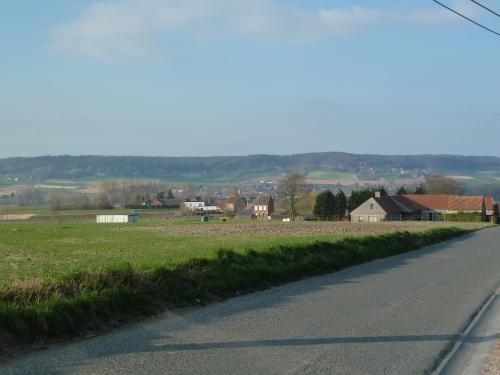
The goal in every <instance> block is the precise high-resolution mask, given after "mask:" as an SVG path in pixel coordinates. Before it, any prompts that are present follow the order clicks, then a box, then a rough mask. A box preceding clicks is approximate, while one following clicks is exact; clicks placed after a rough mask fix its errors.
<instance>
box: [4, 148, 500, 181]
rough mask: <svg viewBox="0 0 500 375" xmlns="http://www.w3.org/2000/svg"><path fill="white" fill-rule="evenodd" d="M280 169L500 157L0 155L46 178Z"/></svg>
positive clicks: (491, 168)
mask: <svg viewBox="0 0 500 375" xmlns="http://www.w3.org/2000/svg"><path fill="white" fill-rule="evenodd" d="M286 172H302V173H305V174H306V175H311V176H321V177H323V178H328V176H338V175H339V174H341V175H342V174H345V175H355V176H357V177H358V178H360V179H363V180H370V179H377V178H387V177H392V178H394V177H405V176H406V177H415V176H419V175H424V174H427V173H444V174H449V175H460V176H478V175H479V176H490V177H492V178H495V177H499V176H500V158H499V157H492V156H459V155H357V154H350V153H344V152H321V153H307V154H295V155H249V156H217V157H143V156H68V155H63V156H40V157H25V158H23V157H16V158H6V159H0V176H2V177H3V178H5V177H7V176H11V177H13V176H15V177H16V178H19V179H26V178H29V179H31V180H33V181H44V180H49V179H69V180H82V179H106V178H155V179H163V180H170V181H186V182H220V183H224V182H225V183H232V182H238V181H244V180H250V179H258V178H263V177H267V176H277V175H280V174H282V173H286Z"/></svg>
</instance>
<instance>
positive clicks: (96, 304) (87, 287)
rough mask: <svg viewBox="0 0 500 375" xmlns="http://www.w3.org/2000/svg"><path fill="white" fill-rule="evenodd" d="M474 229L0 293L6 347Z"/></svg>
mask: <svg viewBox="0 0 500 375" xmlns="http://www.w3.org/2000/svg"><path fill="white" fill-rule="evenodd" d="M465 233H468V231H466V230H463V229H457V228H442V229H433V230H429V231H426V232H420V233H409V232H396V233H390V234H385V235H381V236H367V237H354V238H353V237H351V238H343V239H336V240H332V241H331V242H314V243H311V244H307V245H297V246H276V247H272V248H269V249H268V250H265V251H259V252H257V251H253V250H249V251H247V252H245V253H237V252H234V251H231V250H224V249H222V250H220V251H219V252H218V254H217V257H216V258H213V259H204V258H200V259H193V260H190V261H188V262H186V263H183V264H180V265H177V266H164V267H155V268H154V269H149V270H141V269H137V268H135V267H133V266H132V265H130V264H123V265H122V266H120V267H117V268H113V269H108V270H106V271H103V272H100V273H87V272H78V273H72V274H68V275H66V276H63V277H60V278H57V279H54V280H50V281H43V282H37V281H33V282H25V283H21V284H17V285H15V286H12V287H10V288H6V289H4V290H0V348H3V349H4V351H5V350H6V349H8V348H10V347H12V346H14V345H20V344H30V343H33V342H36V341H40V340H46V339H52V338H69V337H74V336H78V335H82V334H85V333H88V332H90V331H97V330H100V329H105V328H107V327H109V326H115V325H118V324H122V323H125V322H129V321H133V320H137V319H140V318H142V317H145V316H150V315H152V314H155V313H158V312H160V311H162V310H165V309H169V308H176V307H186V306H193V305H200V304H206V303H209V302H212V301H217V300H222V299H226V298H230V297H232V296H235V295H239V294H244V293H250V292H252V291H256V290H262V289H266V288H269V287H271V286H274V285H279V284H284V283H287V282H291V281H296V280H299V279H301V278H304V277H307V276H313V275H320V274H325V273H328V272H333V271H337V270H341V269H343V268H346V267H349V266H353V265H357V264H361V263H365V262H369V261H372V260H375V259H380V258H385V257H389V256H393V255H398V254H402V253H405V252H409V251H413V250H417V249H420V248H423V247H426V246H429V245H433V244H436V243H439V242H442V241H445V240H449V239H451V238H454V237H458V236H460V235H463V234H465Z"/></svg>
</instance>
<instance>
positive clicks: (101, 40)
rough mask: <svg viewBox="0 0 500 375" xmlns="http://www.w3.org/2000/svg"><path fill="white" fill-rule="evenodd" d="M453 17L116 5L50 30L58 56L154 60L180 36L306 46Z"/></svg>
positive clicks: (209, 4)
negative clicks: (169, 39)
mask: <svg viewBox="0 0 500 375" xmlns="http://www.w3.org/2000/svg"><path fill="white" fill-rule="evenodd" d="M460 3H463V0H460ZM455 17H456V16H454V15H452V14H450V13H449V12H447V11H445V10H442V9H438V8H429V9H423V10H418V11H413V12H410V13H403V12H400V11H399V12H398V11H393V10H376V9H365V8H361V7H351V8H346V9H324V10H319V11H307V10H304V9H302V8H299V7H297V6H293V5H287V4H284V3H278V2H277V1H276V0H120V1H107V2H102V3H96V4H94V5H91V6H89V7H88V8H87V9H86V10H85V11H84V12H83V14H82V15H81V17H80V18H79V19H77V20H75V21H73V22H70V23H66V24H61V25H58V26H56V27H54V28H53V30H52V39H53V40H52V42H53V46H54V48H55V49H56V50H57V51H59V52H60V53H63V54H70V55H80V56H86V57H91V58H97V59H104V60H110V59H115V58H154V57H157V56H161V55H163V51H162V49H161V47H160V46H161V43H159V39H161V38H162V37H165V36H169V35H175V34H177V33H180V32H182V33H187V34H188V35H190V36H191V37H197V38H200V37H202V38H203V37H207V35H210V36H214V35H215V36H219V37H221V36H231V37H232V36H239V37H245V38H252V39H264V40H272V41H284V42H310V41H317V40H321V39H325V38H335V37H340V36H343V35H348V34H352V33H354V32H359V31H363V30H366V29H369V28H376V27H383V26H386V25H391V24H408V23H410V24H441V23H447V22H453V21H455V20H456V18H455Z"/></svg>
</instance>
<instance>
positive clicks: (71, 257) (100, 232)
mask: <svg viewBox="0 0 500 375" xmlns="http://www.w3.org/2000/svg"><path fill="white" fill-rule="evenodd" d="M482 225H483V224H481V223H480V224H460V223H454V224H449V223H424V222H422V223H379V224H368V225H367V224H357V223H356V224H351V223H333V222H296V223H280V222H272V223H255V222H246V223H230V222H227V223H223V222H219V223H216V222H209V223H199V222H167V223H162V224H156V223H155V224H109V225H103V224H95V223H43V222H40V223H38V222H37V223H23V222H17V223H1V224H0V288H1V287H2V286H6V285H8V284H10V283H12V282H16V281H21V280H29V279H32V278H37V279H46V278H52V277H58V276H61V275H64V274H67V273H71V272H76V271H87V272H98V271H101V270H103V269H106V268H109V267H114V266H117V265H119V264H123V263H125V262H127V263H130V264H132V265H133V266H134V267H138V268H140V269H151V268H154V267H155V266H157V265H158V264H162V265H165V264H166V265H176V264H180V263H183V262H186V261H188V260H190V259H192V258H195V257H207V258H213V257H214V256H216V254H217V251H218V250H219V249H221V248H223V249H230V250H234V251H236V252H240V253H242V252H245V251H247V250H248V249H254V250H257V251H261V250H266V249H269V248H270V247H273V246H277V245H303V244H308V243H312V242H315V241H335V240H336V239H338V238H341V237H345V236H364V235H379V234H383V233H388V232H393V231H404V230H408V231H414V232H415V231H424V230H427V229H431V228H443V227H451V226H455V227H456V226H460V227H462V228H466V229H471V228H472V229H474V228H477V227H480V226H482Z"/></svg>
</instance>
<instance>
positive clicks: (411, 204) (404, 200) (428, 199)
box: [391, 194, 493, 212]
mask: <svg viewBox="0 0 500 375" xmlns="http://www.w3.org/2000/svg"><path fill="white" fill-rule="evenodd" d="M391 198H393V199H396V201H397V203H399V204H400V205H402V206H404V207H406V208H408V210H409V211H411V212H417V211H421V210H435V211H457V212H481V211H482V210H483V202H484V203H485V204H486V209H487V210H488V209H489V208H488V207H491V209H493V199H491V198H489V197H486V198H485V197H482V196H458V195H451V194H442V195H437V194H436V195H432V194H429V195H418V194H405V195H397V196H395V197H391Z"/></svg>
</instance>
